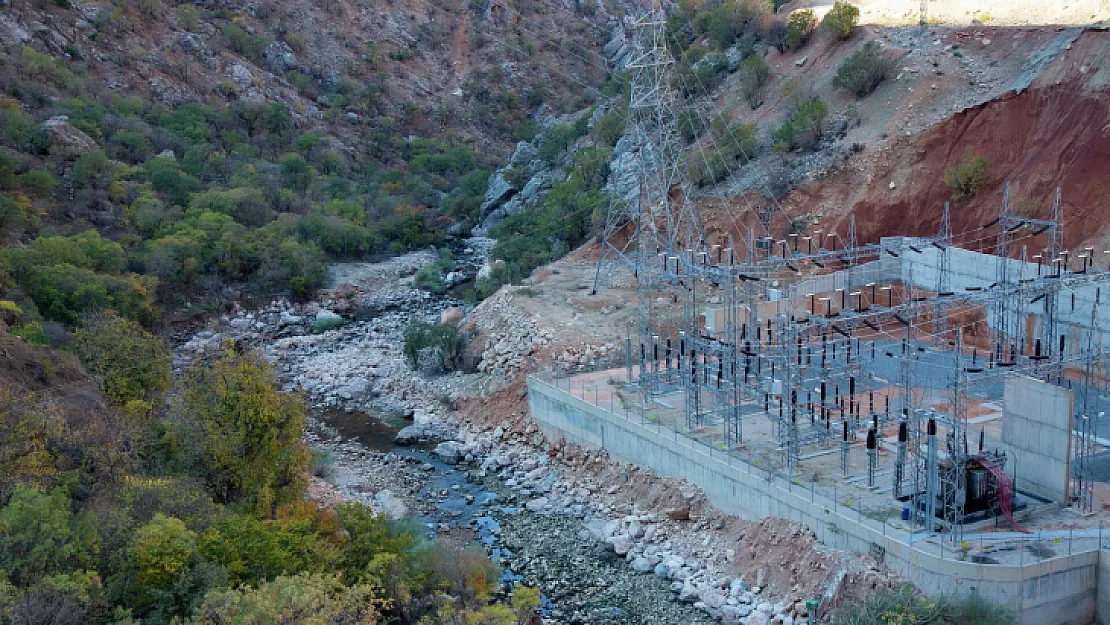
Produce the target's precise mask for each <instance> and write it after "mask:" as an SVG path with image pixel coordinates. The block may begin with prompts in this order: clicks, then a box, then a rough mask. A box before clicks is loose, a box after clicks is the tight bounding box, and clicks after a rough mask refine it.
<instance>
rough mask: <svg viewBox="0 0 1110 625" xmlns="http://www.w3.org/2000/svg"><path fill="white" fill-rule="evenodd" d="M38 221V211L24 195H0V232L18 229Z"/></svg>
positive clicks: (34, 224)
mask: <svg viewBox="0 0 1110 625" xmlns="http://www.w3.org/2000/svg"><path fill="white" fill-rule="evenodd" d="M38 223H39V211H38V210H36V209H35V207H34V205H33V203H32V202H31V201H30V200H29V199H28V198H27V197H26V196H23V197H22V198H10V197H3V196H0V232H5V231H20V230H24V229H26V228H29V227H34V226H37V225H38Z"/></svg>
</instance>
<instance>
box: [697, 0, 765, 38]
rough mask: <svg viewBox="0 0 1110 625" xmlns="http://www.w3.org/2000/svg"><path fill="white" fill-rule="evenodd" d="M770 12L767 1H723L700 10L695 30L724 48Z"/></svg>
mask: <svg viewBox="0 0 1110 625" xmlns="http://www.w3.org/2000/svg"><path fill="white" fill-rule="evenodd" d="M768 13H770V6H769V4H768V3H766V2H757V1H755V0H745V1H743V2H722V3H721V4H719V5H717V6H716V7H714V8H712V9H710V10H708V11H704V12H699V13H698V14H697V15H696V16H695V17H694V30H695V32H697V33H698V34H699V35H705V36H707V37H708V38H709V40H710V41H711V42H712V43H713V45H714V46H716V47H717V48H718V49H724V48H727V47H729V46H731V45H732V44H733V42H735V41H736V39H737V37H739V36H740V35H741V34H742V33H743V32H744V31H745V30H747V29H748V28H749V27H750V26H751V25H752V24H754V23H755V22H756V21H757V20H759V18H761V17H763V16H764V15H766V14H768Z"/></svg>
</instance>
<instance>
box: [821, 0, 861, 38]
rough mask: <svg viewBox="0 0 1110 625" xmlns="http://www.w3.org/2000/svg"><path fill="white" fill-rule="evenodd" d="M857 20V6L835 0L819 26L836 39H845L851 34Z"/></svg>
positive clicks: (841, 0)
mask: <svg viewBox="0 0 1110 625" xmlns="http://www.w3.org/2000/svg"><path fill="white" fill-rule="evenodd" d="M858 22H859V8H858V7H856V6H855V5H853V4H849V3H847V2H844V1H843V0H836V2H835V3H833V8H832V9H830V10H829V12H828V13H826V14H825V17H824V18H823V19H822V20H821V28H823V29H825V30H826V31H828V32H829V34H831V35H832V36H834V37H836V38H837V39H847V38H849V37H851V36H852V31H853V30H855V28H856V24H857V23H858Z"/></svg>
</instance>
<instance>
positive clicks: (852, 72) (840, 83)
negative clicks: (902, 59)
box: [832, 41, 894, 98]
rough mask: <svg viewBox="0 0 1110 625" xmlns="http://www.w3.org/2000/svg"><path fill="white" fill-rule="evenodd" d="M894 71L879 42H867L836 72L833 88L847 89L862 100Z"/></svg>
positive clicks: (891, 62)
mask: <svg viewBox="0 0 1110 625" xmlns="http://www.w3.org/2000/svg"><path fill="white" fill-rule="evenodd" d="M893 69H894V59H892V58H889V57H887V56H886V54H884V53H883V51H882V48H880V47H879V42H877V41H869V42H867V44H865V45H864V46H863V47H862V48H860V49H859V50H856V51H855V52H853V53H852V54H851V55H849V56H848V58H846V59H844V62H843V63H841V64H840V67H838V68H837V70H836V76H834V77H833V81H832V83H833V86H834V87H839V88H841V89H847V90H848V91H851V92H852V93H854V94H856V97H859V98H862V97H864V96H867V95H869V94H870V93H871V92H873V91H874V90H875V89H876V88H877V87H878V86H879V84H880V83H882V82H883V81H884V80H886V78H887V76H889V75H890V72H891V71H892V70H893Z"/></svg>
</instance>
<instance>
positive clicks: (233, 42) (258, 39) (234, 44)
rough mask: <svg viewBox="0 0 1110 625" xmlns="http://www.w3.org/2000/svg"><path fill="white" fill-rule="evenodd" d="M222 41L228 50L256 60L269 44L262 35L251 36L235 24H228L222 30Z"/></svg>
mask: <svg viewBox="0 0 1110 625" xmlns="http://www.w3.org/2000/svg"><path fill="white" fill-rule="evenodd" d="M223 34H224V40H226V41H227V45H228V47H229V48H231V49H232V50H234V51H235V52H237V53H238V54H240V55H242V56H245V57H247V58H251V59H253V58H257V57H258V56H259V55H261V54H262V50H263V49H264V48H265V47H266V46H267V45H269V44H270V40H269V39H267V38H266V37H263V36H262V35H252V34H250V33H248V32H247V31H245V30H243V29H242V28H239V27H238V26H236V25H235V24H228V25H227V26H226V27H224V29H223Z"/></svg>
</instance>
